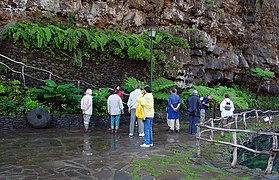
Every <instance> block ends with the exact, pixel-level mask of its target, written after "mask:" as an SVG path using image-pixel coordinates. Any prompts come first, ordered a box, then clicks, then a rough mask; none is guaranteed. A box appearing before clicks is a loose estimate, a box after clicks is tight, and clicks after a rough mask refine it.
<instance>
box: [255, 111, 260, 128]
mask: <svg viewBox="0 0 279 180" xmlns="http://www.w3.org/2000/svg"><path fill="white" fill-rule="evenodd" d="M259 124H260V123H259V114H258V110H256V126H258V125H259Z"/></svg>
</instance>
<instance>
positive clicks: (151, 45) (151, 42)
mask: <svg viewBox="0 0 279 180" xmlns="http://www.w3.org/2000/svg"><path fill="white" fill-rule="evenodd" d="M152 56H153V37H150V90H151V91H152Z"/></svg>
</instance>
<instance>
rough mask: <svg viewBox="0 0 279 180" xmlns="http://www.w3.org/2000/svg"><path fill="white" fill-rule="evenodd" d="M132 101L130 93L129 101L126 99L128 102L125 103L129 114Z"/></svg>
mask: <svg viewBox="0 0 279 180" xmlns="http://www.w3.org/2000/svg"><path fill="white" fill-rule="evenodd" d="M131 101H132V98H131V93H130V96H129V99H128V102H127V106H128V111H129V112H130V110H131V103H132V102H131Z"/></svg>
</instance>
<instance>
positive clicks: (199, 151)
mask: <svg viewBox="0 0 279 180" xmlns="http://www.w3.org/2000/svg"><path fill="white" fill-rule="evenodd" d="M197 136H198V137H197V138H196V146H197V156H198V157H201V140H200V137H201V130H200V126H197Z"/></svg>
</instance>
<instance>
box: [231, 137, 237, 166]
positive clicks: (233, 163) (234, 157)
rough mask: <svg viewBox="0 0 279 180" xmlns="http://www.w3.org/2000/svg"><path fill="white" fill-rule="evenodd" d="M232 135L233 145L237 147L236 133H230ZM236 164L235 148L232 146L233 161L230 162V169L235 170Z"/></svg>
mask: <svg viewBox="0 0 279 180" xmlns="http://www.w3.org/2000/svg"><path fill="white" fill-rule="evenodd" d="M232 134H233V144H235V145H237V139H236V132H232ZM236 163H237V147H236V146H234V147H233V160H232V164H231V167H232V168H235V167H236Z"/></svg>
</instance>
